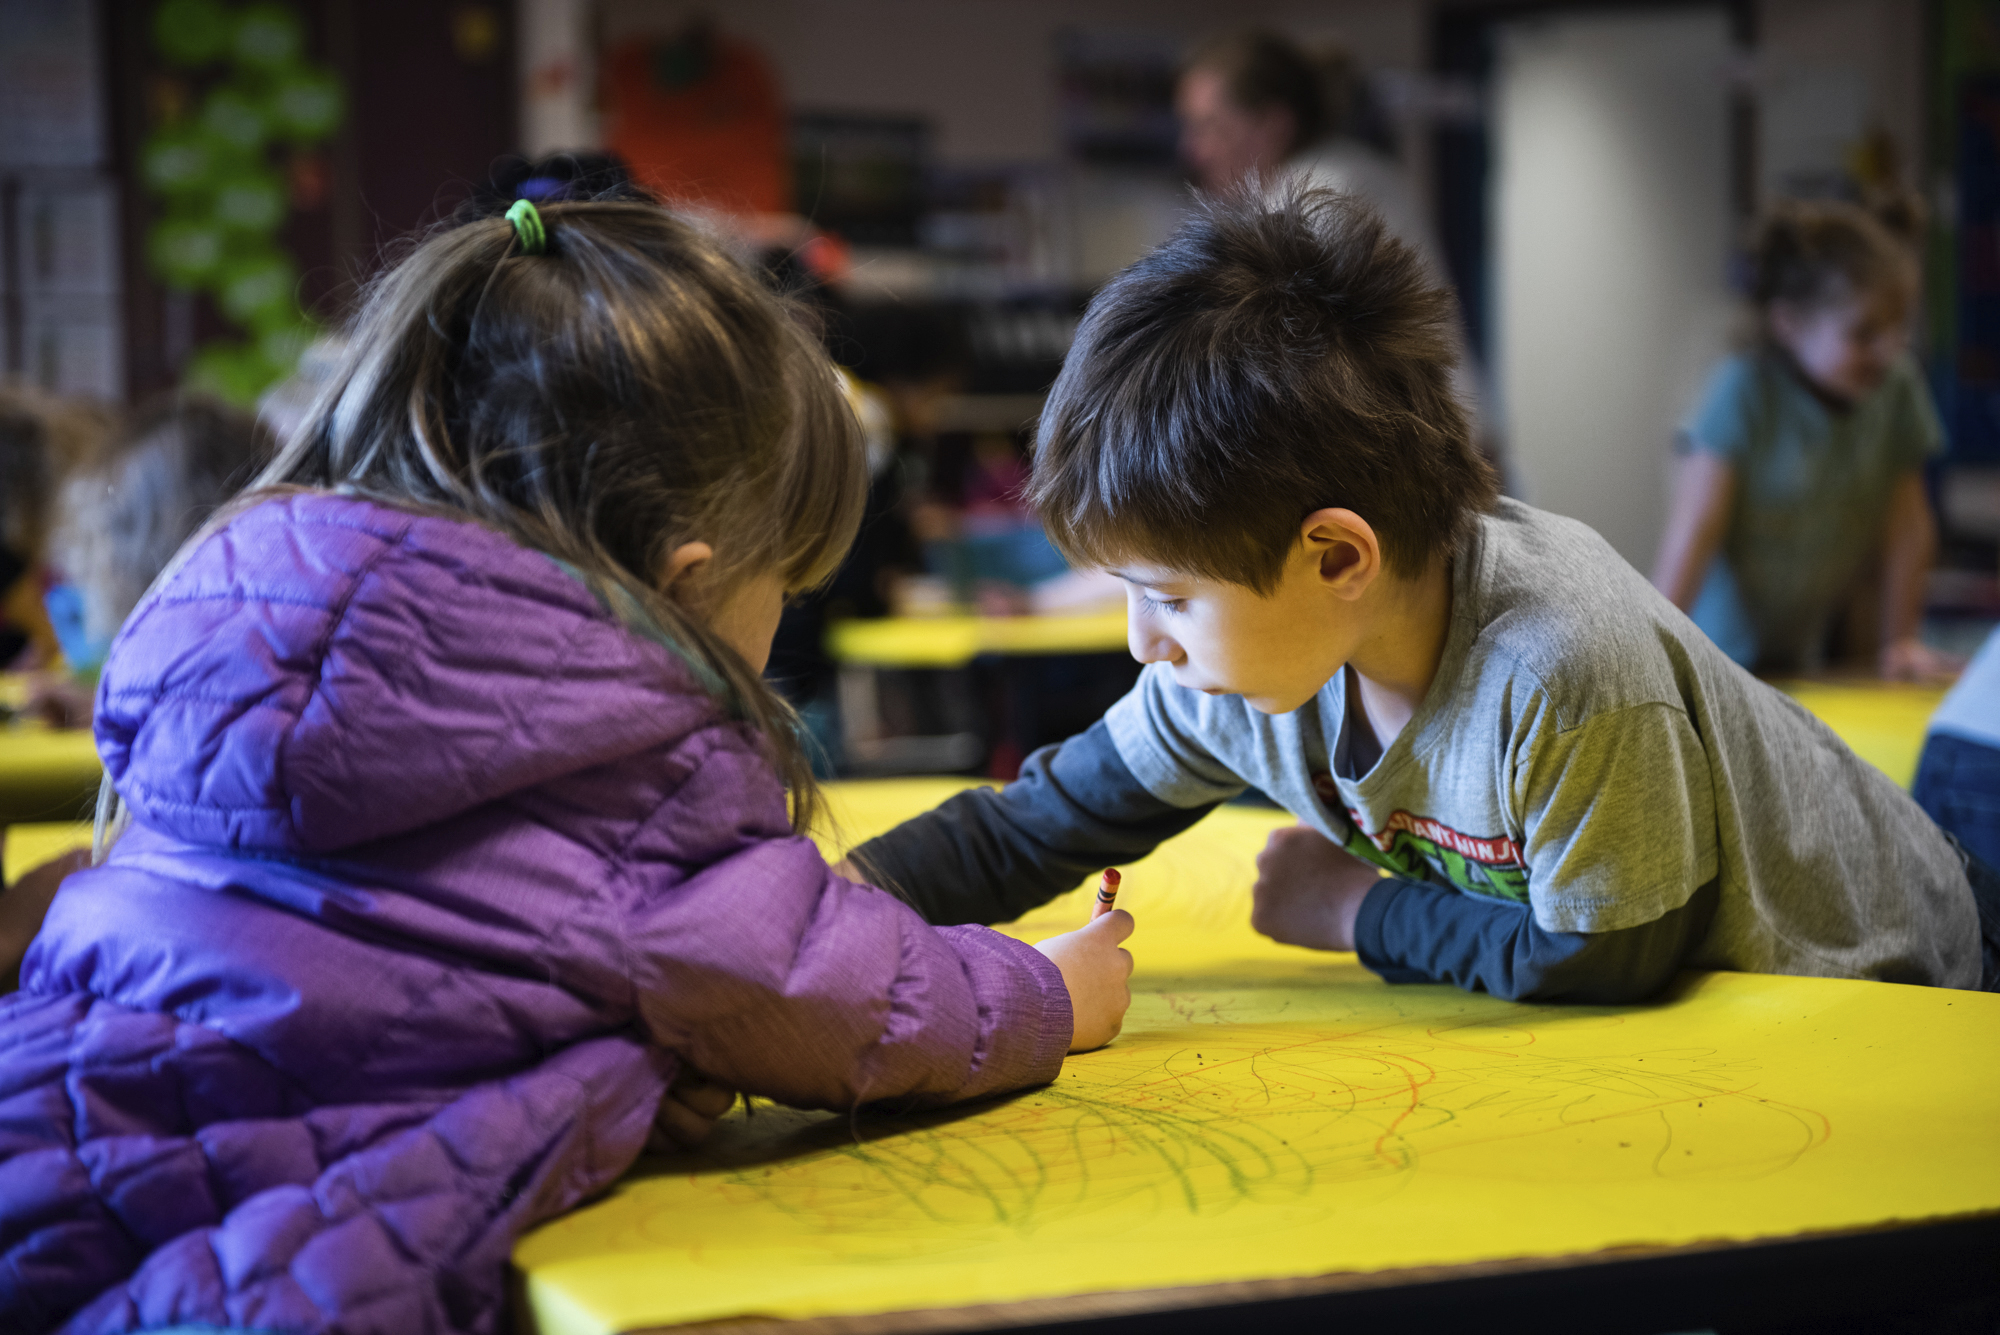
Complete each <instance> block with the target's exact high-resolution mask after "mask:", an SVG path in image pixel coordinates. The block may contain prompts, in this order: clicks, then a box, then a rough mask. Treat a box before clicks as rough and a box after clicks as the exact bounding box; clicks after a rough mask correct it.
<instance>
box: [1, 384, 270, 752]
mask: <svg viewBox="0 0 2000 1335" xmlns="http://www.w3.org/2000/svg"><path fill="white" fill-rule="evenodd" d="M270 453H271V443H270V438H269V436H268V435H267V434H266V433H265V431H264V430H263V428H262V427H260V426H259V425H258V423H257V421H256V419H255V418H253V417H251V416H250V415H249V414H248V413H244V412H239V411H238V410H236V409H234V408H231V407H229V406H228V405H227V404H224V403H220V402H217V401H216V400H213V399H206V398H199V397H183V396H178V395H176V396H174V397H172V398H169V399H165V400H162V401H159V402H157V403H154V404H153V405H151V406H150V407H147V408H145V409H142V410H141V411H140V412H139V413H138V414H137V415H136V416H135V417H134V418H133V419H132V420H131V421H130V422H129V423H128V424H127V425H126V426H125V427H124V428H123V429H122V430H120V431H118V432H117V433H116V434H115V435H113V436H112V437H111V438H110V440H109V441H108V442H106V443H105V444H104V445H102V446H101V447H100V448H99V449H97V450H95V451H93V452H92V453H91V454H89V455H87V456H85V457H84V458H83V459H82V460H81V461H79V462H78V463H77V464H76V466H75V467H74V469H73V470H72V471H71V472H70V475H69V477H68V478H67V479H66V480H65V481H64V482H63V485H62V487H61V488H60V490H59V492H58V496H57V505H56V513H55V518H54V525H53V530H52V532H51V533H50V535H49V563H50V567H51V570H52V572H53V574H54V577H55V579H56V581H57V582H56V583H55V584H54V586H53V587H51V588H50V589H49V591H48V595H47V606H48V615H49V621H50V623H51V625H52V626H53V627H54V630H55V635H56V638H57V639H58V641H59V642H60V643H61V645H62V653H63V658H64V659H65V660H66V661H67V663H68V665H69V673H68V675H67V676H66V677H55V678H51V679H49V680H48V681H47V682H45V683H44V684H43V685H42V686H41V687H40V688H39V689H38V691H37V693H36V699H37V700H38V702H39V703H40V705H41V709H42V712H43V714H44V715H45V716H47V717H48V718H49V720H50V721H51V722H52V723H56V724H58V725H62V726H70V727H84V726H88V724H89V723H90V695H91V691H92V690H93V689H94V688H95V687H96V684H97V673H98V670H99V669H100V668H102V667H103V666H104V656H105V654H106V653H107V652H109V651H110V648H111V639H112V637H113V636H114V635H116V634H117V633H118V628H119V627H120V626H121V625H123V624H124V622H125V618H126V617H127V616H129V615H130V614H131V612H132V609H133V608H134V607H136V606H138V605H139V599H140V597H141V595H143V594H144V593H145V592H146V589H147V586H149V585H150V584H152V582H153V580H154V579H155V578H156V577H157V576H158V575H159V573H160V572H161V571H162V570H164V569H165V568H166V565H167V562H168V560H170V559H171V558H172V557H173V554H174V553H175V552H176V551H178V550H179V549H180V546H181V544H182V543H184V542H186V541H187V540H188V538H189V537H190V536H191V535H192V534H193V533H194V531H195V530H196V529H198V528H200V527H201V525H202V524H203V523H204V522H205V521H206V520H207V519H208V518H209V516H211V515H213V514H214V513H215V512H216V510H217V509H219V508H220V507H221V505H222V503H223V502H224V501H226V500H228V499H229V498H230V497H231V496H233V495H235V494H236V492H237V490H238V489H239V488H241V487H242V486H243V484H244V483H245V482H247V481H249V480H250V478H251V477H252V475H254V474H255V473H256V471H257V470H258V469H259V468H260V467H262V466H263V464H264V462H265V461H266V460H267V459H268V458H269V457H270Z"/></svg>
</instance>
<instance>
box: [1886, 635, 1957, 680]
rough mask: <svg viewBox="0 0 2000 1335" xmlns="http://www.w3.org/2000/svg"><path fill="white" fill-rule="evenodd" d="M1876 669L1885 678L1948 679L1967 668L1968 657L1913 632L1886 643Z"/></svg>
mask: <svg viewBox="0 0 2000 1335" xmlns="http://www.w3.org/2000/svg"><path fill="white" fill-rule="evenodd" d="M1877 669H1878V671H1880V673H1881V675H1882V678H1883V680H1885V681H1931V682H1946V681H1951V680H1952V679H1953V678H1955V677H1957V676H1958V674H1959V673H1961V672H1963V671H1965V660H1964V659H1962V658H1960V657H1959V656H1958V655H1956V654H1947V653H1944V652H1943V651H1941V650H1938V649H1933V648H1931V647H1930V646H1929V645H1928V644H1925V643H1924V642H1923V641H1922V640H1919V639H1917V638H1916V637H1915V636H1914V635H1912V636H1909V637H1907V638H1905V639H1900V640H1892V641H1890V642H1889V643H1888V644H1885V645H1883V646H1882V656H1881V661H1880V662H1879V663H1878V664H1877Z"/></svg>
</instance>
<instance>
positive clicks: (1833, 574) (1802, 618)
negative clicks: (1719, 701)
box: [1680, 352, 1944, 671]
mask: <svg viewBox="0 0 2000 1335" xmlns="http://www.w3.org/2000/svg"><path fill="white" fill-rule="evenodd" d="M1943 448H1944V432H1943V430H1942V428H1941V427H1940V426H1939V425H1938V417H1937V411H1936V409H1935V408H1933V407H1932V405H1931V396H1930V391H1929V389H1927V388H1926V387H1925V385H1924V380H1923V373H1922V372H1921V371H1920V370H1919V369H1918V366H1917V363H1916V359H1915V358H1913V357H1910V356H1908V355H1905V356H1904V357H1902V358H1901V359H1900V360H1898V361H1897V363H1896V364H1895V365H1894V366H1893V367H1891V368H1890V370H1889V374H1888V377H1887V378H1886V379H1885V380H1884V381H1883V382H1882V385H1881V387H1880V388H1878V389H1877V390H1876V391H1875V392H1874V393H1873V394H1871V395H1869V396H1868V397H1867V398H1865V399H1863V400H1862V401H1861V402H1860V403H1857V404H1855V405H1854V407H1852V408H1850V409H1848V410H1847V411H1846V412H1837V411H1834V410H1832V409H1830V408H1828V407H1827V406H1826V404H1825V403H1824V402H1823V401H1822V400H1821V399H1820V398H1818V397H1817V396H1816V395H1815V394H1813V392H1812V391H1811V390H1810V389H1808V388H1807V387H1806V386H1805V384H1804V382H1803V381H1801V380H1800V379H1799V376H1798V373H1797V372H1796V371H1794V370H1792V369H1791V367H1790V366H1788V365H1787V364H1786V363H1785V362H1784V361H1783V360H1782V359H1781V358H1780V357H1779V356H1777V355H1776V354H1774V353H1769V352H1751V353H1744V354H1741V355H1739V356H1736V357H1732V358H1730V359H1729V360H1728V361H1726V362H1724V363H1723V364H1722V365H1721V366H1720V367H1718V368H1717V369H1716V371H1715V374H1714V375H1713V376H1712V377H1711V378H1710V379H1709V383H1708V388H1707V390H1706V391H1705V392H1704V393H1703V395H1702V399H1701V403H1700V405H1699V406H1698V407H1697V408H1696V409H1695V411H1694V412H1693V413H1692V414H1691V415H1690V416H1689V417H1688V419H1687V421H1686V422H1684V423H1683V424H1682V426H1681V434H1680V449H1681V450H1682V451H1683V452H1692V451H1701V452H1703V453H1707V454H1713V455H1716V456H1718V457H1719V458H1722V459H1726V460H1728V461H1729V462H1730V463H1731V464H1733V465H1735V467H1736V497H1735V502H1734V505H1733V508H1732V511H1731V514H1730V517H1729V528H1728V532H1727V534H1726V535H1725V536H1724V538H1723V540H1722V550H1721V551H1720V552H1719V553H1717V555H1716V558H1715V562H1714V564H1713V565H1711V566H1710V567H1709V571H1708V577H1707V579H1706V581H1705V582H1704V583H1703V584H1702V588H1701V593H1700V595H1699V596H1698V597H1697V598H1696V600H1695V605H1694V608H1693V610H1692V611H1691V613H1690V615H1691V616H1692V617H1693V618H1694V622H1695V624H1696V625H1698V626H1700V627H1701V628H1702V629H1703V630H1704V631H1706V632H1707V633H1708V636H1709V638H1710V639H1712V640H1714V641H1715V642H1716V644H1717V645H1719V646H1720V647H1721V648H1722V650H1723V652H1724V653H1726V654H1728V655H1729V656H1730V657H1731V658H1733V659H1735V660H1736V661H1737V662H1739V663H1741V664H1743V665H1744V666H1745V667H1758V668H1763V669H1771V670H1778V671H1810V670H1812V669H1814V668H1817V667H1819V666H1820V665H1821V660H1822V656H1823V654H1824V650H1825V645H1826V640H1827V635H1828V632H1829V630H1830V629H1831V626H1832V623H1833V618H1834V616H1835V614H1836V613H1837V612H1838V611H1839V610H1840V607H1841V606H1842V604H1843V603H1844V601H1845V600H1846V598H1847V595H1848V594H1849V593H1850V592H1851V591H1852V590H1853V588H1854V585H1855V581H1856V579H1857V578H1858V577H1859V576H1860V575H1861V573H1862V571H1863V569H1864V567H1866V566H1867V565H1868V564H1869V563H1870V561H1871V558H1873V557H1874V556H1875V555H1876V554H1877V553H1878V551H1879V550H1880V547H1881V541H1882V536H1883V530H1884V525H1885V522H1886V521H1887V519H1888V514H1889V497H1890V495H1891V493H1892V492H1893V490H1894V488H1895V485H1896V482H1897V480H1898V479H1899V478H1901V477H1902V475H1903V474H1904V473H1907V472H1909V471H1910V470H1912V469H1915V468H1921V467H1922V466H1923V464H1924V461H1925V460H1926V459H1928V458H1929V457H1930V456H1932V455H1934V454H1937V453H1939V452H1940V451H1941V450H1942V449H1943Z"/></svg>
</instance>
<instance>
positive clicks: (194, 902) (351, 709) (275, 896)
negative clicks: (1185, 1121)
mask: <svg viewBox="0 0 2000 1335" xmlns="http://www.w3.org/2000/svg"><path fill="white" fill-rule="evenodd" d="M97 737H98V746H99V749H100V751H101V752H102V754H103V756H104V760H105V763H106V765H107V767H108V768H109V771H110V774H111V776H112V779H113V780H114V782H115V783H116V785H117V788H118V791H119V793H120V794H121V795H122V796H123V797H124V799H125V801H126V803H127V804H128V805H129V806H130V807H131V809H132V811H133V814H134V823H133V825H132V827H131V829H130V830H129V831H128V832H127V833H126V835H125V837H124V838H123V839H121V840H120V841H119V842H118V844H117V846H116V848H115V849H114V851H113V852H112V854H111V857H110V858H109V860H108V861H107V862H106V863H105V864H104V865H103V866H102V867H99V868H96V869H94V870H91V871H86V872H81V873H79V874H77V875H75V876H72V877H71V878H70V879H69V880H68V881H67V882H66V883H65V884H64V886H63V888H62V890H61V892H60V893H59V894H58V895H57V897H56V900H55V904H54V907H53V908H52V910H51V911H50V914H49V918H48V923H47V925H46V926H45V927H44V929H43V931H42V933H41V935H40V937H39V938H38V939H37V940H36V942H35V945H34V947H33V949H32V950H31V951H30V953H29V955H28V960H27V964H26V966H25V968H24V970H23V983H22V989H21V991H20V992H18V993H16V994H14V995H12V996H9V997H6V998H4V999H0V1256H4V1264H0V1330H5V1331H9V1332H17V1331H18V1332H33V1331H42V1330H47V1329H52V1328H57V1327H60V1328H61V1329H63V1330H65V1331H77V1332H83V1331H92V1332H95V1331H127V1330H139V1329H146V1328H148V1327H158V1326H165V1325H172V1324H175V1323H179V1322H186V1323H193V1324H209V1325H216V1326H225V1327H230V1326H247V1327H253V1328H262V1329H268V1330H280V1331H341V1332H350V1333H354V1332H376V1331H379V1332H385V1333H388V1332H394V1335H415V1333H416V1332H430V1331H491V1330H495V1329H497V1328H499V1327H500V1326H501V1325H502V1324H503V1323H504V1314H503V1311H502V1289H503V1273H504V1269H505V1265H506V1261H507V1256H508V1251H509V1248H510V1246H511V1244H512V1242H513V1240H514V1239H515V1237H516V1236H518V1235H519V1234H520V1233H521V1231H522V1230H524V1229H525V1228H527V1227H529V1226H530V1225H532V1224H534V1223H536V1222H537V1221H539V1220H543V1219H547V1218H549V1217H550V1216H551V1215H554V1214H556V1213H558V1212H560V1211H562V1210H566V1209H568V1208H570V1207H571V1206H573V1205H575V1204H576V1203H577V1202H579V1201H581V1200H583V1199H585V1198H586V1197H588V1196H590V1195H591V1194H592V1193H593V1192H596V1191H599V1190H601V1189H603V1188H604V1187H605V1186H606V1185H607V1184H608V1183H610V1182H611V1181H612V1180H613V1179H614V1178H616V1177H617V1176H618V1175H619V1174H620V1173H622V1172H624V1171H625V1169H626V1168H627V1167H629V1166H630V1165H631V1163H632V1161H633V1159H634V1158H635V1157H636V1156H637V1155H638V1153H639V1151H640V1148H641V1146H642V1144H643V1143H644V1141H645V1139H646V1134H647V1131H648V1129H649V1126H650V1123H651V1121H652V1118H653V1114H654V1110H655V1108H656V1106H657V1104H658V1102H659V1099H660V1095H661V1092H662V1090H663V1089H664V1088H665V1087H666V1084H667V1082H668V1081H669V1080H670V1079H671V1078H672V1077H673V1074H674V1071H675V1069H676V1067H677V1066H678V1064H679V1063H680V1062H682V1061H686V1062H689V1063H691V1064H692V1065H693V1066H694V1067H695V1068H696V1069H698V1070H700V1071H702V1072H703V1073H705V1074H706V1075H708V1076H710V1077H713V1078H714V1079H717V1080H719V1081H721V1082H723V1083H725V1084H728V1085H733V1086H735V1087H737V1088H740V1089H744V1090H749V1091H753V1092H755V1093H758V1094H765V1095H769V1096H771V1097H772V1098H776V1099H781V1100H784V1101H785V1102H788V1103H795V1104H802V1105H807V1106H814V1107H824V1108H848V1107H852V1106H853V1105H855V1104H857V1103H862V1102H866V1101H870V1100H876V1099H901V1100H908V1101H911V1102H914V1103H920V1104H938V1103H945V1102H950V1101H953V1100H957V1099H967V1098H974V1097H978V1096H980V1095H983V1094H992V1093H997V1092H1000V1091H1003V1090H1008V1089H1013V1088H1017V1087H1019V1086H1022V1085H1028V1084H1033V1083H1037V1082H1041V1081H1046V1080H1049V1079H1051V1078H1052V1077H1054V1076H1055V1074H1056V1072H1057V1070H1058V1068H1059V1067H1060V1066H1061V1063H1062V1057H1063V1051H1064V1049H1065V1048H1066V1047H1067V1045H1068V1041H1069V1034H1070V1010H1069V997H1068V994H1067V993H1066V992H1065V991H1064V989H1063V984H1062V978H1061V975H1060V974H1059V973H1058V972H1057V970H1056V969H1055V967H1054V965H1052V964H1051V963H1049V962H1048V961H1047V960H1046V959H1045V958H1044V957H1043V956H1041V955H1040V954H1039V953H1037V952H1036V951H1034V950H1033V949H1031V948H1029V947H1027V946H1025V945H1022V944H1020V943H1018V942H1016V941H1013V940H1010V939H1009V938H1007V937H1004V936H1001V935H998V934H997V933H994V932H990V931H987V930H986V929H984V928H979V927H946V928H933V927H930V926H927V925H926V924H925V923H924V922H923V921H922V920H921V919H920V918H919V917H918V916H917V915H916V914H915V913H913V912H912V911H911V910H910V909H909V908H908V907H906V906H905V905H903V904H902V903H900V902H899V901H897V900H895V899H894V898H892V897H890V896H889V895H887V894H884V893H882V892H881V891H879V890H875V889H872V888H870V887H867V886H859V885H853V884H850V883H849V882H847V881H845V880H842V879H841V878H840V877H838V876H835V875H833V874H832V873H831V872H830V871H829V870H828V869H827V866H826V864H825V862H824V860H822V858H821V857H820V855H819V853H818V852H817V851H816V850H815V849H814V847H813V845H812V844H811V843H810V842H808V841H806V840H804V839H801V838H798V837H795V836H793V835H792V834H791V833H790V832H789V829H788V827H787V823H786V813H785V800H784V794H783V792H782V791H781V789H780V786H779V783H778V780H777V778H776V776H775V775H774V774H773V773H772V771H771V770H770V768H769V767H768V766H767V765H766V764H764V763H763V762H762V760H761V759H760V758H759V756H758V755H757V752H756V749H755V747H754V746H753V744H752V742H751V740H750V739H749V738H748V737H747V736H746V735H745V732H744V730H743V729H742V727H741V726H740V725H737V724H735V723H733V722H732V721H731V720H730V718H729V716H728V715H727V713H726V712H725V711H724V710H723V709H722V708H721V707H720V706H719V705H718V704H717V702H716V701H715V700H714V699H712V698H711V697H710V696H708V695H707V694H705V693H704V692H703V691H702V690H700V689H699V688H698V686H697V685H696V684H695V679H694V677H693V676H692V674H691V672H690V671H689V669H688V668H687V666H686V665H685V664H684V663H683V661H682V660H681V659H680V658H679V657H678V656H676V654H675V653H674V652H673V651H672V650H671V649H669V648H666V647H663V646H662V645H661V644H659V643H656V642H654V641H653V640H651V639H648V638H646V637H645V636H643V635H641V634H638V633H635V632H634V631H632V630H630V629H628V628H627V627H626V626H625V625H624V624H623V623H622V622H621V621H620V620H619V619H618V618H617V617H615V616H613V615H612V614H610V613H609V612H607V611H606V610H605V609H604V607H603V606H602V605H601V604H600V603H599V601H598V600H597V599H596V598H595V597H594V596H593V595H592V594H591V593H590V592H589V590H588V589H587V588H586V587H585V586H584V585H583V584H582V583H580V582H579V581H578V580H576V579H574V578H572V577H571V576H570V575H568V574H566V573H565V572H564V571H563V570H562V569H561V568H559V567H558V566H556V565H555V564H554V563H553V562H552V561H551V560H550V559H549V558H548V557H546V556H543V555H541V554H539V553H537V552H533V551H529V550H526V549H523V548H521V547H519V546H517V545H515V544H514V543H512V542H510V541H509V540H508V539H506V538H504V537H502V536H499V535H498V534H495V533H493V532H491V531H489V530H487V529H484V528H481V527H478V526H476V525H473V524H469V523H456V522H452V521H449V520H443V519H436V518H425V517H418V516H414V515H409V514H405V513H402V512H400V511H396V510H392V509H386V508H383V507H380V506H374V505H370V504H367V503H364V502H360V501H356V500H351V499H345V498H339V497H334V496H327V495H298V496H292V497H287V498H285V499H282V500H274V501H267V502H265V503H263V504H260V505H258V506H255V507H254V508H252V509H250V510H247V511H246V512H244V513H243V514H242V515H240V516H238V517H237V518H236V519H235V520H233V521H232V522H231V523H230V524H229V525H228V526H227V527H226V528H224V529H222V530H221V531H219V532H217V533H215V534H213V535H211V536H210V537H209V538H208V539H206V540H205V541H204V542H203V544H202V545H201V547H200V548H199V550H197V551H196V552H195V553H194V555H193V556H192V558H191V559H190V560H188V561H187V562H186V563H185V564H184V565H183V566H182V567H181V568H180V570H179V571H178V572H177V573H175V574H174V576H173V577H172V578H171V579H170V580H169V581H168V582H166V583H165V584H164V585H162V586H161V587H159V588H158V589H156V590H155V591H154V592H153V593H152V594H151V595H150V596H149V597H148V598H147V600H146V601H145V602H144V603H143V604H142V605H141V607H140V609H139V611H138V612H137V613H136V614H135V615H134V616H133V618H132V620H131V621H130V622H129V623H128V624H127V626H126V628H125V630H124V631H123V633H122V634H121V635H120V637H119V639H118V642H117V645H116V646H115V648H114V649H113V651H112V655H111V660H110V663H109V665H108V666H107V668H106V671H105V674H104V679H103V684H102V687H101V689H100V691H99V695H98V715H97ZM662 1282H663V1283H670V1282H671V1280H670V1279H668V1278H665V1277H663V1279H662Z"/></svg>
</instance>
